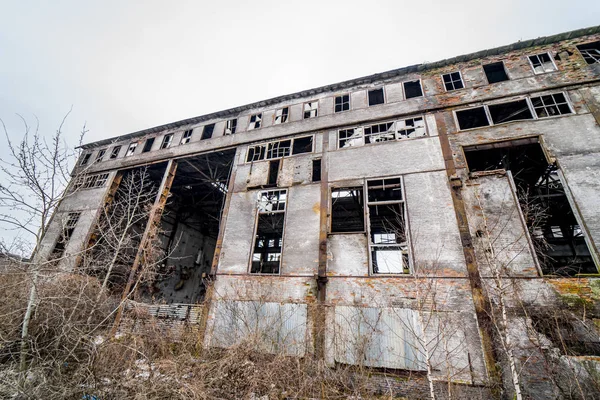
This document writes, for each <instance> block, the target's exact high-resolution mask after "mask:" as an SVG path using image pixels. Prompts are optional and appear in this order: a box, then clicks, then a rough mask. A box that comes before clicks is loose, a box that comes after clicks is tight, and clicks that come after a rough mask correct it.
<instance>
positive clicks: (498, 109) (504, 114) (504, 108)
mask: <svg viewBox="0 0 600 400" xmlns="http://www.w3.org/2000/svg"><path fill="white" fill-rule="evenodd" d="M488 109H489V110H490V116H491V117H492V121H493V122H494V124H501V123H504V122H510V121H519V120H524V119H533V114H532V113H531V110H530V109H529V104H527V100H518V101H511V102H509V103H501V104H492V105H490V106H488Z"/></svg>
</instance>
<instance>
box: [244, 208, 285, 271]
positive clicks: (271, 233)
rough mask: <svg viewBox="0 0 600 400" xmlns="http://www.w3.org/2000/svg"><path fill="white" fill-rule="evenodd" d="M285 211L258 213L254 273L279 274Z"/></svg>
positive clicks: (253, 259)
mask: <svg viewBox="0 0 600 400" xmlns="http://www.w3.org/2000/svg"><path fill="white" fill-rule="evenodd" d="M284 218H285V213H284V212H278V213H264V214H263V213H261V214H259V215H258V225H257V227H256V237H255V239H254V251H253V252H252V269H251V271H250V272H252V273H254V274H278V273H279V263H280V261H281V247H282V245H283V221H284Z"/></svg>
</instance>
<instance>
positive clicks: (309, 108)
mask: <svg viewBox="0 0 600 400" xmlns="http://www.w3.org/2000/svg"><path fill="white" fill-rule="evenodd" d="M318 115H319V102H318V101H316V100H314V101H309V102H308V103H304V119H308V118H315V117H316V116H318Z"/></svg>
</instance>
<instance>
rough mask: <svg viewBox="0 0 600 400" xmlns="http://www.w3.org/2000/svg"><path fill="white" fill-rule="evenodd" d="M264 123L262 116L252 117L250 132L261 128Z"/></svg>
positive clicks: (255, 115) (249, 126)
mask: <svg viewBox="0 0 600 400" xmlns="http://www.w3.org/2000/svg"><path fill="white" fill-rule="evenodd" d="M261 122H262V114H254V115H251V116H250V124H249V125H248V130H249V131H251V130H252V129H258V128H260V125H261Z"/></svg>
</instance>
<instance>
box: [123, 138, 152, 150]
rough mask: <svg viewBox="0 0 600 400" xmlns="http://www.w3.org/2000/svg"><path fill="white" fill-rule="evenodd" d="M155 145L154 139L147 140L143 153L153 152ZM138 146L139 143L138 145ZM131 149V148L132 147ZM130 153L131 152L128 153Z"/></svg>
mask: <svg viewBox="0 0 600 400" xmlns="http://www.w3.org/2000/svg"><path fill="white" fill-rule="evenodd" d="M153 144H154V138H150V139H148V140H146V143H144V148H143V149H142V153H147V152H149V151H150V150H152V145H153ZM136 146H137V143H136ZM130 148H131V146H130ZM128 153H129V151H128Z"/></svg>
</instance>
